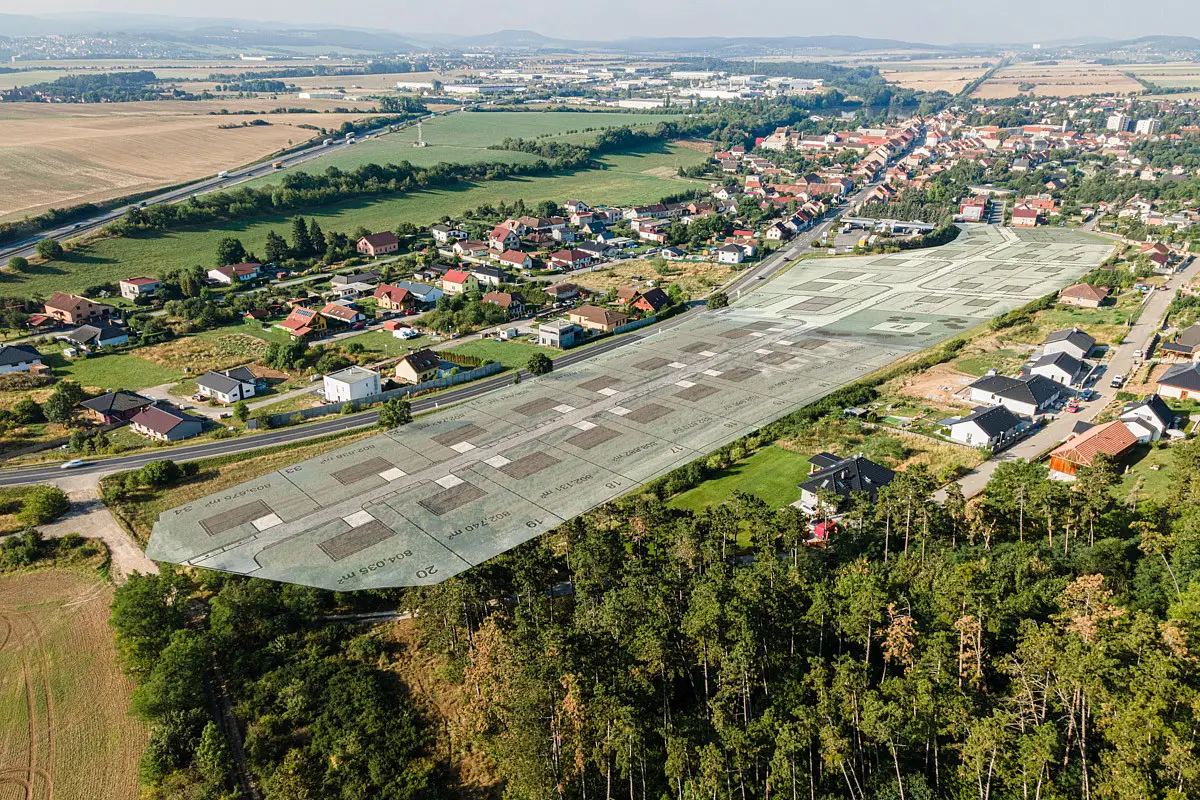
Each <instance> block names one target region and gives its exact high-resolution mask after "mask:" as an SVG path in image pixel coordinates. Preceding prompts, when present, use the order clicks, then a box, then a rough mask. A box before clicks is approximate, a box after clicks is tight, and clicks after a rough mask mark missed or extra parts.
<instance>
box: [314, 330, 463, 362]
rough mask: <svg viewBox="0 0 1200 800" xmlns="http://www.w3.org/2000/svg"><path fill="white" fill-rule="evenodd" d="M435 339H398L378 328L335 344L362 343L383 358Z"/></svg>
mask: <svg viewBox="0 0 1200 800" xmlns="http://www.w3.org/2000/svg"><path fill="white" fill-rule="evenodd" d="M435 341H440V340H435V339H434V338H433V337H430V336H418V337H416V338H415V339H397V338H396V337H395V336H392V332H391V331H384V330H377V331H367V332H366V333H360V334H358V335H357V336H347V337H346V338H345V339H339V340H338V341H337V342H335V344H336V345H337V346H338V347H342V348H345V346H346V345H348V344H361V345H362V346H363V349H364V350H366V351H367V352H368V353H377V354H378V355H380V356H381V357H383V358H388V357H391V356H398V355H401V354H403V353H406V352H408V351H409V350H418V349H420V348H422V347H428V346H429V345H431V344H433V343H434V342H435Z"/></svg>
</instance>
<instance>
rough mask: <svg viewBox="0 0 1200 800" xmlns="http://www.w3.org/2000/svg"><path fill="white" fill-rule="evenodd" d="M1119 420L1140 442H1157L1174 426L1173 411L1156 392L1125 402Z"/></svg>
mask: <svg viewBox="0 0 1200 800" xmlns="http://www.w3.org/2000/svg"><path fill="white" fill-rule="evenodd" d="M1120 420H1121V421H1122V422H1124V423H1125V427H1127V428H1129V430H1130V431H1131V432H1132V433H1133V435H1134V436H1136V437H1137V439H1138V441H1139V442H1141V443H1142V444H1146V443H1148V442H1157V441H1158V440H1159V439H1161V438H1162V437H1163V436H1165V435H1166V433H1167V431H1169V430H1171V429H1173V428H1174V427H1175V412H1174V411H1172V410H1171V408H1170V406H1168V405H1167V404H1166V403H1165V402H1164V401H1163V399H1162V398H1161V397H1159V396H1158V395H1156V394H1152V395H1149V396H1147V397H1143V398H1142V399H1140V400H1135V401H1134V402H1132V403H1126V404H1125V408H1124V409H1122V411H1121V416H1120Z"/></svg>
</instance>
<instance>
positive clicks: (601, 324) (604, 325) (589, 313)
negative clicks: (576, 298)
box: [567, 306, 629, 333]
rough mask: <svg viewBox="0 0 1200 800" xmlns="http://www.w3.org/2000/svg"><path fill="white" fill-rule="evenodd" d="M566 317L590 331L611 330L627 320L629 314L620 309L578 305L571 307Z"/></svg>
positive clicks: (607, 331)
mask: <svg viewBox="0 0 1200 800" xmlns="http://www.w3.org/2000/svg"><path fill="white" fill-rule="evenodd" d="M567 318H568V319H569V320H570V321H571V322H573V323H575V324H576V325H579V326H580V327H582V328H587V329H588V330H592V331H603V332H605V333H610V332H612V331H613V330H614V329H615V328H616V327H617V326H619V325H624V324H625V323H626V322H628V321H629V315H628V314H624V313H622V312H620V311H613V310H612V309H609V308H599V307H597V306H580V307H579V308H576V309H572V310H571V311H570V312H569V313H568V314H567Z"/></svg>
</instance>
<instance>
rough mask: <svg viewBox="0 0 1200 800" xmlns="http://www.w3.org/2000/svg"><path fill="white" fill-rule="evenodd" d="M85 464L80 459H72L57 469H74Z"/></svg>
mask: <svg viewBox="0 0 1200 800" xmlns="http://www.w3.org/2000/svg"><path fill="white" fill-rule="evenodd" d="M86 463H87V462H86V461H84V460H83V459H82V458H72V459H71V460H70V461H68V462H67V463H65V464H63V465H62V466H61V467H59V469H75V467H82V466H83V465H84V464H86Z"/></svg>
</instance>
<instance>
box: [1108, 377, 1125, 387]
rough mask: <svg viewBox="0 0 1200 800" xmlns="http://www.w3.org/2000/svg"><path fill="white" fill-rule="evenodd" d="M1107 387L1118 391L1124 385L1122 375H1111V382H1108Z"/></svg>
mask: <svg viewBox="0 0 1200 800" xmlns="http://www.w3.org/2000/svg"><path fill="white" fill-rule="evenodd" d="M1108 385H1109V386H1111V387H1112V388H1114V389H1120V388H1121V387H1122V386H1124V385H1125V376H1124V375H1113V377H1112V380H1111V381H1109V382H1108Z"/></svg>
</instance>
